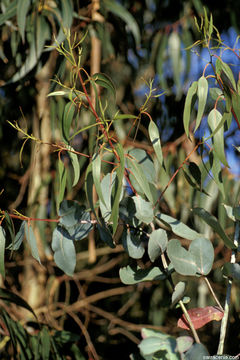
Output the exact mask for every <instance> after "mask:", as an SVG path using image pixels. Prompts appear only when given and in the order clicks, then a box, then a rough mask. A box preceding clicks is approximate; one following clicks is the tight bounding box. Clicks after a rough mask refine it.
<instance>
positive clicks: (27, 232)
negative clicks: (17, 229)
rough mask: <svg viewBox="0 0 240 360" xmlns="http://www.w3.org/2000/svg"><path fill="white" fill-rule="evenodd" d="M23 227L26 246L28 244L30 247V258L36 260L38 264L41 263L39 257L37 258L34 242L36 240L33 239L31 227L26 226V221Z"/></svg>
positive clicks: (35, 242)
mask: <svg viewBox="0 0 240 360" xmlns="http://www.w3.org/2000/svg"><path fill="white" fill-rule="evenodd" d="M24 227H25V235H26V239H27V242H28V244H29V246H30V249H31V253H32V256H33V257H34V259H36V260H37V261H38V262H39V263H41V261H40V257H39V254H38V248H37V241H36V238H35V235H34V232H33V229H32V227H31V225H30V224H28V222H27V221H25V224H24Z"/></svg>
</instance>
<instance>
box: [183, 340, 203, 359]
mask: <svg viewBox="0 0 240 360" xmlns="http://www.w3.org/2000/svg"><path fill="white" fill-rule="evenodd" d="M208 356H209V352H208V351H207V349H206V348H205V346H204V345H202V344H197V343H194V344H193V345H192V346H191V347H190V349H189V350H188V351H187V352H186V353H185V354H184V359H185V360H202V359H204V358H205V359H206V358H207V357H208Z"/></svg>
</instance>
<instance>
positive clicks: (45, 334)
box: [39, 326, 52, 360]
mask: <svg viewBox="0 0 240 360" xmlns="http://www.w3.org/2000/svg"><path fill="white" fill-rule="evenodd" d="M39 335H40V339H41V344H42V346H41V356H42V359H43V360H49V356H50V350H51V336H52V335H51V333H50V332H49V331H48V330H47V328H46V327H45V326H44V327H43V328H42V330H41V331H40V334H39Z"/></svg>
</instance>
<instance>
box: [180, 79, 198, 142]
mask: <svg viewBox="0 0 240 360" xmlns="http://www.w3.org/2000/svg"><path fill="white" fill-rule="evenodd" d="M197 88H198V83H197V81H194V82H193V83H192V85H191V86H190V88H189V89H188V93H187V96H186V100H185V105H184V111H183V125H184V130H185V133H186V135H187V136H189V125H190V120H191V112H192V108H193V105H194V103H195V101H196V99H195V95H196V93H197Z"/></svg>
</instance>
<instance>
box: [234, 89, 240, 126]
mask: <svg viewBox="0 0 240 360" xmlns="http://www.w3.org/2000/svg"><path fill="white" fill-rule="evenodd" d="M239 103H240V95H239V94H238V93H237V92H234V93H233V94H232V107H233V111H234V114H235V116H236V118H237V120H238V123H239V122H240V104H239Z"/></svg>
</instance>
